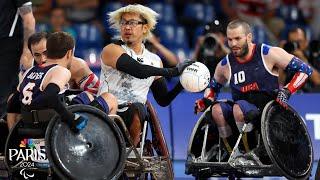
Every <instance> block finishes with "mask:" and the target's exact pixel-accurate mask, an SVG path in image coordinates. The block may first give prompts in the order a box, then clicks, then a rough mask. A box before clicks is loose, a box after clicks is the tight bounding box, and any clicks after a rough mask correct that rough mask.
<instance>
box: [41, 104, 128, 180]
mask: <svg viewBox="0 0 320 180" xmlns="http://www.w3.org/2000/svg"><path fill="white" fill-rule="evenodd" d="M68 109H69V110H70V111H71V112H77V113H80V114H84V115H85V116H87V117H88V119H89V121H88V124H87V126H86V127H85V128H84V129H83V130H81V131H80V132H79V133H77V134H75V133H73V132H72V131H71V130H70V129H69V127H68V126H67V125H66V124H65V123H63V122H61V120H60V119H59V117H55V118H53V119H52V120H51V121H50V123H49V125H48V129H47V131H46V136H45V138H46V151H47V155H48V159H49V161H50V165H51V166H52V167H53V170H54V172H55V173H57V174H58V176H59V177H60V179H76V180H85V179H90V180H91V179H117V178H118V177H119V175H120V174H121V172H122V170H123V166H124V162H125V143H124V139H123V137H122V134H121V133H120V130H119V128H118V127H117V126H116V124H115V123H114V122H113V121H111V120H110V119H109V117H108V115H107V114H105V113H104V112H102V111H100V110H98V109H96V108H94V107H91V106H87V105H73V106H69V107H68Z"/></svg>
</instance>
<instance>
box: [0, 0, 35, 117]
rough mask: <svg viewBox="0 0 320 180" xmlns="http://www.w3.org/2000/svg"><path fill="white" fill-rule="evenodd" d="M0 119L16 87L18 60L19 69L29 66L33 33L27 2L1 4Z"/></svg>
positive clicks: (9, 0) (3, 0)
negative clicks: (29, 45)
mask: <svg viewBox="0 0 320 180" xmlns="http://www.w3.org/2000/svg"><path fill="white" fill-rule="evenodd" d="M0 9H1V14H0V42H1V43H0V86H1V88H0V118H2V116H3V115H4V113H5V112H6V106H7V103H6V101H7V99H8V96H9V94H10V93H11V92H13V91H14V88H16V87H17V83H18V72H19V60H20V64H21V65H22V68H23V67H24V66H25V65H26V64H30V63H32V55H31V53H30V52H29V50H28V47H27V40H28V38H29V36H30V35H31V34H32V33H33V32H34V31H35V19H34V16H33V13H32V3H31V1H30V0H1V1H0Z"/></svg>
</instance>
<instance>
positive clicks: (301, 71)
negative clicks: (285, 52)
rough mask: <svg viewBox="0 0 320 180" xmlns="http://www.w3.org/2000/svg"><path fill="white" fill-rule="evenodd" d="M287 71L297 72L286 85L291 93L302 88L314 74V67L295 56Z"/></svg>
mask: <svg viewBox="0 0 320 180" xmlns="http://www.w3.org/2000/svg"><path fill="white" fill-rule="evenodd" d="M286 71H289V72H295V75H294V76H293V78H292V79H291V81H290V82H289V83H288V84H287V85H286V86H285V88H287V89H288V90H289V91H290V93H291V94H293V93H295V92H296V91H297V90H298V89H300V88H301V87H302V86H303V85H304V83H305V82H306V81H307V79H308V77H310V76H311V74H312V71H313V70H312V68H311V67H310V66H309V65H308V64H306V63H304V62H303V61H302V60H300V59H299V58H297V57H293V58H292V60H291V61H290V62H289V64H288V66H287V67H286Z"/></svg>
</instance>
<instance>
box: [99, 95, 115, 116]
mask: <svg viewBox="0 0 320 180" xmlns="http://www.w3.org/2000/svg"><path fill="white" fill-rule="evenodd" d="M100 97H102V98H103V99H104V101H105V102H106V103H107V104H108V107H109V114H116V113H117V110H118V100H117V98H116V97H115V96H114V95H113V94H110V93H102V94H101V95H100Z"/></svg>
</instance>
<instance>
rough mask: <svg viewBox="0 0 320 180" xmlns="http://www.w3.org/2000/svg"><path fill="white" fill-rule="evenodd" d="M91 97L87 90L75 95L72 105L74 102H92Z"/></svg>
mask: <svg viewBox="0 0 320 180" xmlns="http://www.w3.org/2000/svg"><path fill="white" fill-rule="evenodd" d="M90 102H91V101H90V98H89V96H88V94H87V93H86V92H81V93H80V94H78V95H77V96H76V97H74V98H73V99H72V101H71V105H73V104H86V105H88V104H90Z"/></svg>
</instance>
